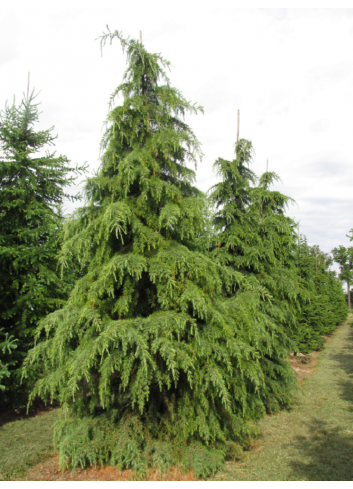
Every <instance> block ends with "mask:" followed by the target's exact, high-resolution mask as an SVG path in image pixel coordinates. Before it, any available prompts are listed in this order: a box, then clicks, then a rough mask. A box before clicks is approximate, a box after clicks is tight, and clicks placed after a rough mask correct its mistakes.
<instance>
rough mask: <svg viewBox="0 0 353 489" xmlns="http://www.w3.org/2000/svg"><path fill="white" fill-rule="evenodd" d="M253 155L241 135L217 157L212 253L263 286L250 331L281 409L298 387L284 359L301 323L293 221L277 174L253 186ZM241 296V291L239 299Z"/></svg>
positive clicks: (266, 396) (266, 395) (268, 397)
mask: <svg viewBox="0 0 353 489" xmlns="http://www.w3.org/2000/svg"><path fill="white" fill-rule="evenodd" d="M252 154H253V149H252V144H251V142H250V141H247V140H245V139H241V140H240V141H239V142H237V144H236V158H235V159H234V160H233V161H226V160H223V159H221V158H219V159H218V160H217V161H216V162H215V168H216V169H217V173H218V175H220V176H221V177H222V181H221V182H220V183H218V184H216V185H215V186H214V187H213V188H212V189H211V195H210V198H211V201H212V202H213V204H214V205H215V206H216V208H217V211H216V213H215V218H214V226H215V232H216V234H215V237H214V250H213V252H212V253H213V255H214V257H215V259H216V261H218V262H220V263H226V264H228V266H230V267H231V268H233V269H235V270H237V271H240V272H241V273H242V274H244V275H245V276H246V277H247V279H248V281H249V283H251V284H252V286H253V287H254V288H255V287H256V289H257V290H259V291H261V295H260V297H259V302H258V304H257V306H256V308H257V310H256V309H255V311H256V312H254V313H253V326H252V328H251V329H252V331H253V333H252V335H251V333H250V331H247V334H248V335H249V337H250V338H251V340H250V344H251V345H252V346H255V347H256V350H257V354H258V358H259V362H260V365H261V369H262V373H263V377H264V384H263V387H262V392H261V394H262V401H263V403H264V405H265V406H266V409H267V410H276V409H278V408H279V407H280V406H283V405H286V404H288V403H289V402H290V389H291V387H292V386H293V378H292V376H291V372H290V369H289V367H288V364H287V362H286V360H285V359H286V357H287V354H288V351H289V350H290V349H292V348H294V344H293V343H292V342H291V341H290V337H289V336H290V327H293V326H295V324H296V320H295V314H294V311H293V306H292V304H291V302H292V301H293V300H295V298H296V296H297V294H298V287H297V284H296V282H295V274H293V270H292V268H291V247H292V245H293V243H292V234H293V231H292V225H293V223H292V222H291V221H290V220H289V219H288V218H286V217H285V216H284V215H283V209H284V206H285V205H286V203H287V202H288V201H289V200H290V199H289V198H288V197H285V196H283V195H282V194H280V193H279V192H271V191H270V190H269V189H268V187H269V185H270V183H271V182H272V180H273V179H274V178H276V175H275V174H272V173H266V174H264V175H263V176H262V177H261V178H260V180H259V184H258V185H257V186H252V185H254V184H255V183H256V182H257V178H256V176H255V174H254V173H253V172H252V171H251V170H250V169H249V168H248V165H249V164H250V163H251V161H252ZM239 295H241V290H238V291H237V293H236V294H235V298H237V297H238V296H239ZM238 300H239V299H238ZM250 335H251V336H252V337H251V336H250Z"/></svg>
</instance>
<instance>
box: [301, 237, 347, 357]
mask: <svg viewBox="0 0 353 489" xmlns="http://www.w3.org/2000/svg"><path fill="white" fill-rule="evenodd" d="M331 264H332V258H331V257H330V256H329V255H328V254H326V253H324V252H322V251H321V250H320V248H319V247H318V246H308V244H307V240H306V238H305V237H301V238H300V242H299V246H298V261H297V267H298V271H299V275H300V280H301V286H302V288H303V289H304V291H305V293H304V294H302V295H301V296H300V298H299V304H300V307H299V309H298V321H299V327H298V330H297V332H296V335H295V340H296V342H297V343H298V345H299V349H300V351H301V352H303V353H309V352H311V351H314V350H318V349H321V348H322V347H323V345H324V336H326V335H328V334H330V333H333V331H334V330H335V329H336V327H337V326H338V325H339V324H340V323H342V321H344V320H345V319H346V316H347V307H346V304H345V300H344V295H343V293H342V287H341V284H340V283H339V280H338V279H337V277H336V276H335V272H331V271H330V270H329V266H330V265H331Z"/></svg>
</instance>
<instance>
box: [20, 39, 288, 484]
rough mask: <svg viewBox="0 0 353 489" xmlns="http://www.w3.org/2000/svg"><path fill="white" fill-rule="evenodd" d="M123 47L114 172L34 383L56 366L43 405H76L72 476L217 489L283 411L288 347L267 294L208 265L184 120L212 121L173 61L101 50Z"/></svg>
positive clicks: (102, 183)
mask: <svg viewBox="0 0 353 489" xmlns="http://www.w3.org/2000/svg"><path fill="white" fill-rule="evenodd" d="M116 37H117V38H118V39H120V41H121V43H122V46H123V48H124V47H127V57H128V63H129V65H128V69H127V71H126V74H125V79H124V83H123V84H122V85H120V86H119V87H118V88H117V89H116V91H115V92H114V93H113V95H112V97H113V98H114V97H115V96H116V95H117V94H119V93H120V94H122V96H123V103H122V105H121V106H117V107H115V108H111V110H110V111H109V115H108V120H107V129H106V132H105V135H104V137H103V142H102V146H103V148H104V151H105V152H104V154H103V156H102V163H101V167H100V169H99V171H98V173H97V174H96V175H95V176H94V177H93V178H90V179H88V181H87V184H86V187H85V194H86V198H87V204H86V205H85V206H84V207H82V208H80V209H78V210H77V212H76V214H75V215H74V216H73V217H72V219H71V220H69V221H68V222H67V223H66V224H65V238H64V242H63V246H62V252H61V258H60V260H61V263H62V266H63V268H64V269H65V266H66V264H67V259H68V257H69V258H70V257H75V258H76V259H77V260H78V261H79V262H80V263H81V264H82V266H84V267H86V270H87V273H86V274H85V275H84V276H83V277H82V278H81V279H80V280H78V282H77V283H76V285H75V288H74V289H73V291H72V292H71V295H70V297H69V300H68V303H67V304H66V305H65V307H64V308H63V309H60V310H58V311H56V312H54V313H52V314H49V315H48V317H46V318H45V319H43V320H42V321H41V323H40V326H39V329H38V332H37V343H36V346H35V347H34V348H33V349H32V350H31V351H30V352H29V355H28V357H27V361H26V365H25V367H24V375H26V371H27V368H28V367H29V366H30V365H31V364H35V363H40V364H41V365H43V366H44V367H43V368H44V369H45V371H46V375H45V377H43V379H40V380H39V381H38V382H37V383H36V385H35V387H34V389H33V391H32V393H31V399H33V398H34V397H35V396H36V395H40V396H41V397H42V398H44V399H49V398H51V399H53V398H56V399H58V400H59V401H60V403H61V405H62V408H63V409H62V413H63V414H62V418H61V420H60V422H59V423H58V424H57V426H56V428H55V442H56V444H57V445H58V446H59V449H60V464H61V465H62V466H63V465H65V464H67V463H69V464H70V465H71V466H73V467H76V466H77V465H79V464H81V465H85V464H86V463H87V462H88V463H90V464H95V463H98V462H99V463H110V464H115V465H117V466H118V467H120V468H132V469H134V470H136V471H138V472H139V473H140V474H141V473H143V472H145V471H146V470H147V468H148V467H149V466H150V467H153V468H158V469H161V470H164V469H167V468H168V467H170V466H171V465H175V464H179V465H181V466H183V467H184V468H188V467H192V468H193V469H194V471H195V472H196V473H197V474H198V475H204V476H205V475H207V474H209V473H210V472H214V471H216V470H217V469H219V468H220V467H221V465H222V463H223V461H224V458H225V456H234V455H236V453H237V450H239V444H242V443H245V441H246V440H247V439H248V436H251V434H252V433H254V432H256V431H257V429H256V428H254V426H253V424H252V423H249V421H250V420H253V419H256V418H259V417H260V416H261V415H263V413H264V412H265V411H266V409H267V408H268V409H271V403H272V404H273V405H274V406H275V407H276V406H278V405H282V404H283V403H284V402H285V401H283V399H282V398H283V396H285V395H286V394H284V393H285V392H287V390H288V388H289V387H288V386H289V384H291V382H292V381H293V376H292V375H291V372H290V370H289V368H288V367H286V365H285V363H284V362H283V360H282V358H283V357H284V356H285V354H286V351H287V350H286V347H285V344H286V342H287V343H288V340H287V339H286V337H285V335H284V334H282V332H281V331H280V330H279V328H277V329H276V332H278V335H279V338H278V339H277V337H274V332H275V329H273V330H272V329H271V328H275V326H274V324H273V323H271V324H270V325H268V326H267V323H266V325H265V326H263V323H262V324H259V325H258V322H259V320H260V319H261V318H262V317H260V316H261V314H258V313H257V312H256V311H257V308H258V304H259V301H260V299H261V296H262V295H266V294H267V292H266V290H265V289H264V287H261V286H259V285H258V284H257V283H256V282H255V281H253V282H251V281H249V280H247V279H246V277H244V276H243V275H242V274H241V273H239V272H237V271H236V270H234V269H232V268H231V267H229V266H227V264H224V263H222V262H221V261H220V260H218V261H214V258H213V256H211V255H210V254H209V253H208V252H206V251H202V246H203V245H202V243H204V241H202V240H204V238H205V236H206V238H207V236H208V234H209V229H207V226H205V215H206V212H207V206H206V204H205V199H204V196H203V194H202V193H201V192H199V191H198V190H197V189H196V188H195V187H193V186H192V182H193V180H194V178H195V174H194V172H193V171H192V170H190V169H188V168H187V166H186V163H187V161H188V160H189V161H191V162H194V163H196V158H197V157H198V156H200V157H201V151H200V147H199V143H198V141H197V139H196V138H195V136H194V134H193V132H192V131H191V129H190V128H189V127H188V126H187V125H186V124H185V123H184V122H183V121H182V119H181V118H180V116H183V115H184V114H185V113H187V112H191V113H195V112H197V111H202V108H201V107H196V106H195V105H191V104H190V103H188V102H187V101H186V100H185V99H184V98H183V96H182V95H181V93H180V92H179V91H178V90H176V89H175V88H172V87H171V86H170V85H169V80H168V78H167V75H166V73H165V68H167V67H168V66H169V63H168V62H167V61H165V60H164V59H163V58H162V57H161V56H160V55H157V54H150V53H148V52H147V51H146V50H145V48H144V46H143V45H141V44H140V43H138V42H136V41H134V40H132V41H128V40H124V39H123V38H122V37H121V35H120V34H119V33H118V32H114V33H110V32H109V34H105V35H104V36H102V38H101V40H102V44H104V43H105V42H106V40H108V39H110V41H112V40H113V39H114V38H116ZM161 82H164V84H162V83H161ZM235 289H237V290H238V294H237V296H236V297H233V295H232V293H234V292H235ZM264 321H265V322H266V321H268V322H269V321H270V319H267V316H266V318H265V319H264V320H263V322H264ZM273 351H275V352H273ZM263 365H265V367H264V368H265V372H264V371H263ZM271 369H272V371H271ZM282 385H284V387H282ZM269 390H270V391H271V392H269ZM272 397H273V398H274V399H273V400H272V401H271V400H270V398H272Z"/></svg>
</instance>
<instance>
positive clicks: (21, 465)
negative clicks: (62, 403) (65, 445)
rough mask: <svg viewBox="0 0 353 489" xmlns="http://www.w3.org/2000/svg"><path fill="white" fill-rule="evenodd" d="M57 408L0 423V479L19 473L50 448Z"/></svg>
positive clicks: (22, 472)
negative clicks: (22, 418)
mask: <svg viewBox="0 0 353 489" xmlns="http://www.w3.org/2000/svg"><path fill="white" fill-rule="evenodd" d="M57 417H58V410H57V409H55V410H53V411H49V412H47V413H45V414H43V415H39V416H36V417H34V418H29V419H24V420H21V421H14V422H12V423H7V424H5V425H3V426H1V427H0V481H1V480H13V479H16V476H18V477H21V476H22V475H23V474H24V473H25V472H26V470H27V469H28V468H30V467H31V466H33V465H35V464H36V463H38V462H41V461H43V460H45V458H46V457H47V456H48V455H49V454H50V453H51V452H52V449H53V447H52V445H53V424H54V422H55V421H56V419H57Z"/></svg>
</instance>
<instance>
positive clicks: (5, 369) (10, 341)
mask: <svg viewBox="0 0 353 489" xmlns="http://www.w3.org/2000/svg"><path fill="white" fill-rule="evenodd" d="M3 331H4V328H1V329H0V335H1V336H5V340H3V341H1V343H0V351H1V352H2V356H1V357H0V382H1V381H2V379H3V378H4V377H10V371H9V366H11V363H10V364H8V363H4V361H3V360H2V357H3V356H4V355H5V353H6V352H7V353H8V354H10V355H11V353H12V350H14V349H16V348H17V341H16V340H15V339H14V338H13V336H9V333H3ZM0 389H1V390H3V391H4V390H5V389H6V387H5V386H4V385H2V384H0Z"/></svg>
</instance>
